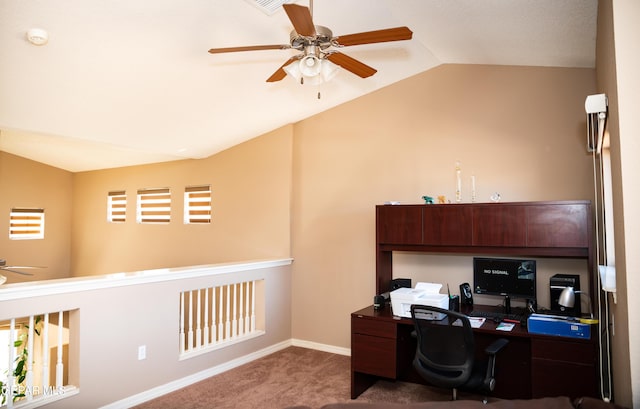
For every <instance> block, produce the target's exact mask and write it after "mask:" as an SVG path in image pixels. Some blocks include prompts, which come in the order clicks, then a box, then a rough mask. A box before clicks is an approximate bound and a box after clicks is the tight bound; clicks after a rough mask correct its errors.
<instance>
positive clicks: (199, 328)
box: [196, 290, 202, 349]
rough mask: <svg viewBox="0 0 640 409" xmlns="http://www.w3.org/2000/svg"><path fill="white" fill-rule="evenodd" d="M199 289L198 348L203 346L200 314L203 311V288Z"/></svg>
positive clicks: (197, 316) (197, 309)
mask: <svg viewBox="0 0 640 409" xmlns="http://www.w3.org/2000/svg"><path fill="white" fill-rule="evenodd" d="M197 291H198V305H197V308H196V311H197V315H196V349H197V348H200V347H201V346H202V328H201V326H200V321H201V320H200V314H201V312H202V306H201V305H202V295H201V294H202V290H197Z"/></svg>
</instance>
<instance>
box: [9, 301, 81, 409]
mask: <svg viewBox="0 0 640 409" xmlns="http://www.w3.org/2000/svg"><path fill="white" fill-rule="evenodd" d="M51 314H52V315H54V316H56V317H57V322H51V320H50V313H44V314H36V315H30V316H28V317H16V318H11V319H9V320H7V321H4V322H2V323H0V382H2V388H1V391H0V407H2V408H4V407H6V408H19V407H21V406H24V405H27V404H29V403H30V402H33V401H36V400H38V401H45V400H47V399H48V398H55V397H56V395H60V394H63V393H65V390H67V389H68V388H73V386H70V385H66V384H65V376H64V374H65V368H66V367H67V366H68V363H67V359H68V357H67V356H64V354H63V351H64V347H65V345H66V346H68V343H69V339H70V338H69V330H68V328H65V325H64V319H65V318H64V317H65V311H58V312H55V313H51ZM52 330H56V331H57V333H56V337H55V338H53V339H52V338H50V334H51V332H53V331H52ZM52 348H55V349H56V350H57V355H56V366H55V376H54V377H55V379H54V382H53V383H51V382H50V378H51V374H50V365H49V360H50V358H51V355H50V351H51V349H52Z"/></svg>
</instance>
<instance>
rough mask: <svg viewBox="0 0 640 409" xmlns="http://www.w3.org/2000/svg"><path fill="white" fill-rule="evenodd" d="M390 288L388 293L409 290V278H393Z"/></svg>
mask: <svg viewBox="0 0 640 409" xmlns="http://www.w3.org/2000/svg"><path fill="white" fill-rule="evenodd" d="M390 287H391V288H389V291H393V290H397V289H398V288H411V279H410V278H394V279H393V280H391V285H390Z"/></svg>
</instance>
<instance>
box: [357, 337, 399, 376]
mask: <svg viewBox="0 0 640 409" xmlns="http://www.w3.org/2000/svg"><path fill="white" fill-rule="evenodd" d="M351 366H352V368H351V369H352V370H353V371H356V372H362V373H367V374H370V375H377V376H382V377H385V378H393V379H395V378H396V375H397V371H396V341H395V340H394V339H390V338H381V337H376V336H371V335H362V334H352V336H351Z"/></svg>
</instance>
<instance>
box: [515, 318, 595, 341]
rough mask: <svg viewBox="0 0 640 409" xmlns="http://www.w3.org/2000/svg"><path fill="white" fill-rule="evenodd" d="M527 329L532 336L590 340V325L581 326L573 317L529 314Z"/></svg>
mask: <svg viewBox="0 0 640 409" xmlns="http://www.w3.org/2000/svg"><path fill="white" fill-rule="evenodd" d="M527 329H528V330H529V332H530V333H532V334H544V335H555V336H559V337H570V338H583V339H589V338H591V325H590V324H583V323H581V322H579V321H578V320H576V319H575V318H574V317H560V316H557V315H545V314H531V315H530V316H529V319H528V321H527Z"/></svg>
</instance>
